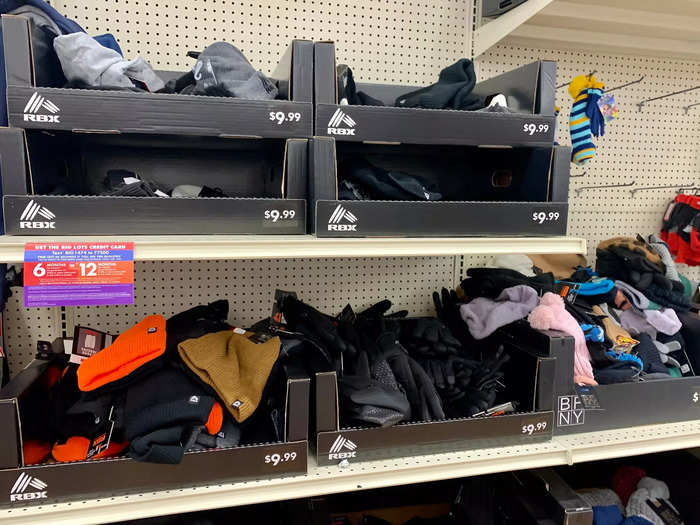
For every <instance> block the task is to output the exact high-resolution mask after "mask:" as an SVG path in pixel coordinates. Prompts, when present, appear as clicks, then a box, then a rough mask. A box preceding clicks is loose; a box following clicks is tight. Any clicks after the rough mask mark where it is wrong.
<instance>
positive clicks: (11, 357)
mask: <svg viewBox="0 0 700 525" xmlns="http://www.w3.org/2000/svg"><path fill="white" fill-rule="evenodd" d="M2 319H3V338H4V345H5V352H6V353H7V359H8V365H9V367H10V371H11V372H12V373H13V374H14V373H16V372H17V371H18V370H21V369H22V368H24V366H25V365H27V363H29V362H30V361H31V360H32V359H33V358H34V354H35V353H36V342H37V341H40V340H44V341H53V340H54V339H55V338H56V337H59V336H60V335H61V330H62V319H61V309H60V308H25V307H24V295H23V293H22V288H21V287H12V297H10V298H9V299H8V300H7V304H6V305H5V310H4V311H3V313H2Z"/></svg>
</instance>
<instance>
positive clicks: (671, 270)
mask: <svg viewBox="0 0 700 525" xmlns="http://www.w3.org/2000/svg"><path fill="white" fill-rule="evenodd" d="M648 241H649V246H651V249H652V250H654V251H655V252H656V253H658V254H659V256H660V257H661V261H662V262H663V263H664V266H666V277H668V278H669V279H670V280H672V281H680V280H681V277H680V275H678V270H677V269H676V261H674V260H673V256H672V255H671V251H670V250H669V249H668V244H666V243H665V242H664V241H662V240H661V238H660V237H657V236H656V235H654V234H653V233H652V234H651V235H649V238H648Z"/></svg>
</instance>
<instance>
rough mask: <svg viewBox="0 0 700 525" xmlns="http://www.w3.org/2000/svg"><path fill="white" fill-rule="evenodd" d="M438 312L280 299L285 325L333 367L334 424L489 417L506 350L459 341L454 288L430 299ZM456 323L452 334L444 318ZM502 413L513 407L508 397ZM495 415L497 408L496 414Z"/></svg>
mask: <svg viewBox="0 0 700 525" xmlns="http://www.w3.org/2000/svg"><path fill="white" fill-rule="evenodd" d="M435 301H436V308H437V312H438V316H439V317H438V318H430V317H421V318H410V317H407V312H406V311H399V312H395V313H392V314H389V313H388V312H389V310H390V309H391V307H392V304H391V302H390V301H388V300H384V301H381V302H379V303H377V304H375V305H374V306H372V307H370V308H368V309H366V310H364V311H361V312H359V313H356V312H354V311H353V309H352V307H351V306H349V305H348V306H346V307H345V309H344V310H343V311H342V312H341V313H340V314H338V315H337V316H330V315H326V314H323V313H321V312H319V311H318V310H316V309H315V308H313V307H312V306H310V305H308V304H306V303H304V302H302V301H300V300H298V299H297V298H296V297H293V296H287V297H285V298H284V299H283V300H281V301H280V311H281V312H282V313H283V315H284V319H285V323H286V326H285V330H287V331H291V332H292V333H295V334H297V335H299V336H300V337H303V338H305V339H306V340H308V341H309V342H311V343H312V344H313V345H314V346H316V347H317V348H319V349H320V353H321V354H322V355H324V356H325V363H320V364H321V365H323V364H325V365H327V366H328V365H329V366H330V367H331V369H332V370H335V371H336V372H337V373H338V377H339V397H340V410H341V423H342V425H343V426H344V427H347V426H356V425H360V426H368V425H370V426H391V425H395V424H397V423H400V422H408V421H435V420H441V419H445V418H461V417H472V416H478V415H489V414H490V413H491V412H490V409H492V408H493V407H494V405H495V404H496V402H497V398H498V393H499V391H500V390H501V389H502V386H503V384H502V381H503V376H504V373H503V371H502V368H503V365H504V364H505V363H507V362H508V360H509V359H510V356H509V355H508V354H507V353H505V352H504V350H503V348H502V347H500V346H495V347H494V348H491V347H489V346H488V345H483V346H480V347H479V348H478V349H477V348H475V347H469V348H467V347H465V346H463V344H462V341H460V339H459V337H460V335H463V334H464V333H465V332H464V328H465V326H464V323H463V321H461V319H460V318H459V313H458V308H459V306H458V301H457V298H456V295H455V294H454V292H453V293H452V294H450V293H449V292H447V290H444V291H443V294H442V297H440V296H439V295H438V294H436V297H435ZM454 321H458V326H457V330H460V328H461V329H462V332H459V331H458V332H456V333H453V332H452V330H451V329H450V328H449V327H448V324H450V323H452V322H454ZM505 404H506V405H508V407H506V408H504V409H503V411H513V410H514V409H515V407H514V406H513V404H512V403H505ZM501 413H502V412H501Z"/></svg>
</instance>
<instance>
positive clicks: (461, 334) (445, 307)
mask: <svg viewBox="0 0 700 525" xmlns="http://www.w3.org/2000/svg"><path fill="white" fill-rule="evenodd" d="M433 303H434V304H435V313H436V315H437V316H438V319H440V320H441V321H442V322H443V323H445V326H447V328H449V329H450V332H452V335H454V336H455V338H456V339H457V340H459V342H460V343H461V344H462V346H466V345H468V344H469V343H471V342H473V341H474V338H473V337H472V335H471V333H470V332H469V328H468V327H467V323H465V322H464V319H462V316H461V315H460V313H459V307H460V306H461V304H462V301H460V299H459V297H457V292H455V291H454V290H449V291H448V290H447V288H443V289H442V295H440V294H439V293H437V292H433Z"/></svg>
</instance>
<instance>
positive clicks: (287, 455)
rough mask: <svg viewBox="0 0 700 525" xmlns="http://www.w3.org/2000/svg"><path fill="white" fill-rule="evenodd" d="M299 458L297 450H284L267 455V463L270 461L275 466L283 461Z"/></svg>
mask: <svg viewBox="0 0 700 525" xmlns="http://www.w3.org/2000/svg"><path fill="white" fill-rule="evenodd" d="M295 459H297V453H296V452H283V453H275V454H267V455H266V456H265V463H266V464H267V463H270V464H271V465H272V466H273V467H276V466H278V465H281V464H282V463H288V462H291V461H294V460H295Z"/></svg>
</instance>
